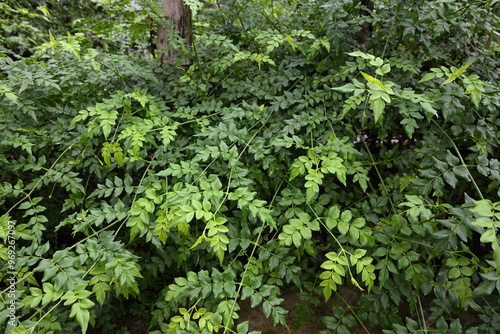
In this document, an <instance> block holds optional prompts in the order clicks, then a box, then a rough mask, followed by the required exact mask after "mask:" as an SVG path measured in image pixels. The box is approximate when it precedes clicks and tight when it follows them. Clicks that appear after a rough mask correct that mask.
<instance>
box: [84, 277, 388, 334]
mask: <svg viewBox="0 0 500 334" xmlns="http://www.w3.org/2000/svg"><path fill="white" fill-rule="evenodd" d="M338 294H339V295H340V296H342V298H340V297H339V296H338V295H335V294H333V295H332V297H331V298H330V300H329V301H328V303H326V304H323V305H321V307H313V310H314V316H311V317H308V320H309V323H304V324H302V325H301V326H300V327H299V328H297V329H294V328H293V324H294V321H295V319H296V318H295V317H294V313H296V312H297V310H296V309H295V304H297V303H303V302H302V301H301V300H300V299H299V297H298V296H297V293H296V292H293V293H289V294H287V295H285V296H283V297H282V298H283V299H284V301H283V303H282V304H281V305H280V306H281V307H283V308H285V309H286V310H288V311H289V313H288V314H287V324H288V326H289V329H290V331H288V330H287V329H286V328H285V327H284V326H281V325H278V326H274V325H273V321H272V319H271V317H269V318H266V317H265V316H264V313H263V312H262V306H260V305H259V306H257V307H255V308H252V307H250V299H247V300H243V301H239V305H240V311H239V312H238V314H239V316H240V318H239V319H238V321H237V324H238V323H240V322H243V321H246V320H249V322H250V326H249V331H261V332H262V334H285V333H290V334H316V333H318V332H319V331H322V330H324V329H326V327H325V325H324V324H323V322H322V321H321V318H322V317H324V316H329V315H332V306H333V305H339V306H341V307H347V305H346V303H347V304H348V305H350V306H354V307H356V305H357V304H358V299H359V296H360V294H361V293H360V292H359V290H355V289H353V290H351V289H349V288H347V287H342V288H341V289H340V290H339V291H338ZM342 299H343V300H342ZM344 301H345V302H344ZM311 306H313V305H312V304H311ZM365 326H366V327H367V329H368V331H369V333H370V334H378V333H382V331H381V330H380V329H375V328H371V327H369V325H367V324H365ZM123 327H126V328H127V330H128V332H130V333H131V334H147V333H148V321H147V320H145V319H142V318H138V317H134V316H129V317H125V318H124V319H122V321H121V322H120V323H119V324H118V328H123ZM156 329H158V328H154V329H152V330H156ZM350 331H351V333H353V334H358V333H359V334H360V333H364V334H366V330H365V329H364V328H363V327H362V326H358V327H352V328H350ZM87 333H89V334H97V333H100V332H99V331H98V330H95V329H92V328H89V331H88V332H87ZM102 334H107V333H102ZM110 334H111V333H110Z"/></svg>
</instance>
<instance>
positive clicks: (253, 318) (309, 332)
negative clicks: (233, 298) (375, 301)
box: [238, 287, 382, 334]
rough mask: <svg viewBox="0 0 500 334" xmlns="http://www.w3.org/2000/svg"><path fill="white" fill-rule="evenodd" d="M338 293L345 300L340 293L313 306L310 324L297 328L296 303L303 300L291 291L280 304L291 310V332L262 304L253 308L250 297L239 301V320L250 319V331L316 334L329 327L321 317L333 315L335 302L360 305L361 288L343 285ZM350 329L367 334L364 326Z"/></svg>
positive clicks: (269, 333) (273, 333)
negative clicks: (295, 326)
mask: <svg viewBox="0 0 500 334" xmlns="http://www.w3.org/2000/svg"><path fill="white" fill-rule="evenodd" d="M338 294H339V295H340V296H342V299H343V300H342V299H341V298H340V297H339V296H338V295H335V294H333V295H332V297H331V298H330V300H329V301H328V303H326V304H323V305H322V306H321V307H315V308H313V309H314V313H315V315H314V316H312V317H309V323H308V324H302V325H301V326H300V327H299V328H297V329H294V328H293V324H294V320H295V317H294V316H293V314H294V313H295V312H297V310H296V309H295V307H294V305H295V304H297V303H301V302H302V301H301V300H300V299H299V298H298V297H297V294H296V293H290V294H288V295H286V296H284V297H283V299H284V302H283V304H281V305H280V306H281V307H283V308H284V309H286V310H288V311H289V313H288V315H287V324H288V326H289V327H290V331H289V332H288V331H287V329H286V328H285V327H284V326H281V325H279V326H274V325H273V321H272V319H271V317H269V318H266V317H265V316H264V314H263V313H262V307H261V306H258V307H256V308H251V307H250V301H249V300H248V299H247V300H244V301H240V302H239V305H240V307H241V309H240V311H239V312H238V314H239V315H240V319H239V322H242V321H246V320H250V326H249V331H262V334H284V333H290V334H316V333H318V332H319V331H322V330H324V329H327V328H326V327H325V325H324V324H323V322H322V321H321V318H322V317H324V316H328V315H332V306H333V305H334V304H335V305H339V306H341V307H347V305H346V303H347V304H348V305H349V306H354V307H356V306H357V305H358V299H359V296H360V295H361V293H360V292H359V290H354V289H353V290H351V289H349V288H347V287H342V288H341V289H340V290H339V291H338ZM344 301H345V302H344ZM302 303H303V302H302ZM365 326H366V327H367V329H368V330H369V333H370V334H378V333H382V331H381V330H379V329H375V328H371V327H369V325H367V324H365ZM350 331H351V333H353V334H358V333H364V334H366V330H365V329H364V328H363V327H362V326H357V327H352V328H350Z"/></svg>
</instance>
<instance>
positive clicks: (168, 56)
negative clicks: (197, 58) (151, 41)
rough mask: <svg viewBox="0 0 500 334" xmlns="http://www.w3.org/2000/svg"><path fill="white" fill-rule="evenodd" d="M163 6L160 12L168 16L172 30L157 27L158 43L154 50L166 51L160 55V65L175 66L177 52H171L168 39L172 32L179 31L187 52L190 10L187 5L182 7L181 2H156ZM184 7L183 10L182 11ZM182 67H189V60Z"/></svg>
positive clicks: (174, 0)
mask: <svg viewBox="0 0 500 334" xmlns="http://www.w3.org/2000/svg"><path fill="white" fill-rule="evenodd" d="M157 1H158V2H160V3H162V4H163V9H162V12H163V13H165V14H167V15H168V19H169V20H170V22H172V23H173V25H174V26H173V29H171V28H170V27H165V26H162V25H158V33H157V34H158V41H157V43H156V49H157V50H161V49H166V51H165V52H164V53H163V54H162V55H161V62H162V63H169V64H171V65H175V62H176V60H177V58H176V57H175V53H177V52H178V51H179V50H171V47H170V38H169V35H170V36H172V34H173V31H174V30H177V31H179V35H180V36H181V37H182V38H184V39H185V40H186V48H187V49H188V50H189V47H190V46H191V34H190V31H189V29H190V28H191V10H190V8H189V6H188V5H184V4H183V3H182V0H157ZM183 7H184V9H183ZM182 65H191V61H190V60H185V61H184V62H183V63H182Z"/></svg>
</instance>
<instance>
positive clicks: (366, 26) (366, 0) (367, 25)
mask: <svg viewBox="0 0 500 334" xmlns="http://www.w3.org/2000/svg"><path fill="white" fill-rule="evenodd" d="M361 6H362V7H361V10H360V11H359V15H360V16H361V17H363V16H371V14H370V12H371V11H373V1H372V0H361ZM363 6H364V7H366V8H367V9H368V10H365V9H363ZM372 31H373V26H372V24H371V22H367V21H365V22H363V23H362V24H361V31H360V32H359V33H358V36H357V40H358V43H359V44H364V43H365V42H366V41H367V40H368V38H370V37H371V36H372Z"/></svg>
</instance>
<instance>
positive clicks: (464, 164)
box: [431, 120, 484, 199]
mask: <svg viewBox="0 0 500 334" xmlns="http://www.w3.org/2000/svg"><path fill="white" fill-rule="evenodd" d="M431 122H432V123H434V125H436V126H437V127H438V128H439V129H440V130H441V131H442V132H443V134H444V135H445V136H446V138H448V140H449V141H450V142H451V145H453V149H454V150H455V152H456V153H457V155H458V158H459V159H460V163H461V164H462V166H463V167H465V169H467V173H468V174H469V176H470V179H471V182H472V184H473V185H474V188H475V189H476V191H477V193H478V194H479V197H481V199H484V196H483V193H482V192H481V189H479V187H478V185H477V183H476V181H475V180H474V177H473V176H472V174H471V172H470V171H469V168H468V167H467V164H466V163H465V161H464V158H463V157H462V154H461V153H460V151H459V150H458V147H457V145H456V144H455V142H454V141H453V139H451V137H450V136H449V135H448V133H446V131H444V129H443V128H442V127H441V125H439V124H438V123H437V122H436V121H435V120H431Z"/></svg>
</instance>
